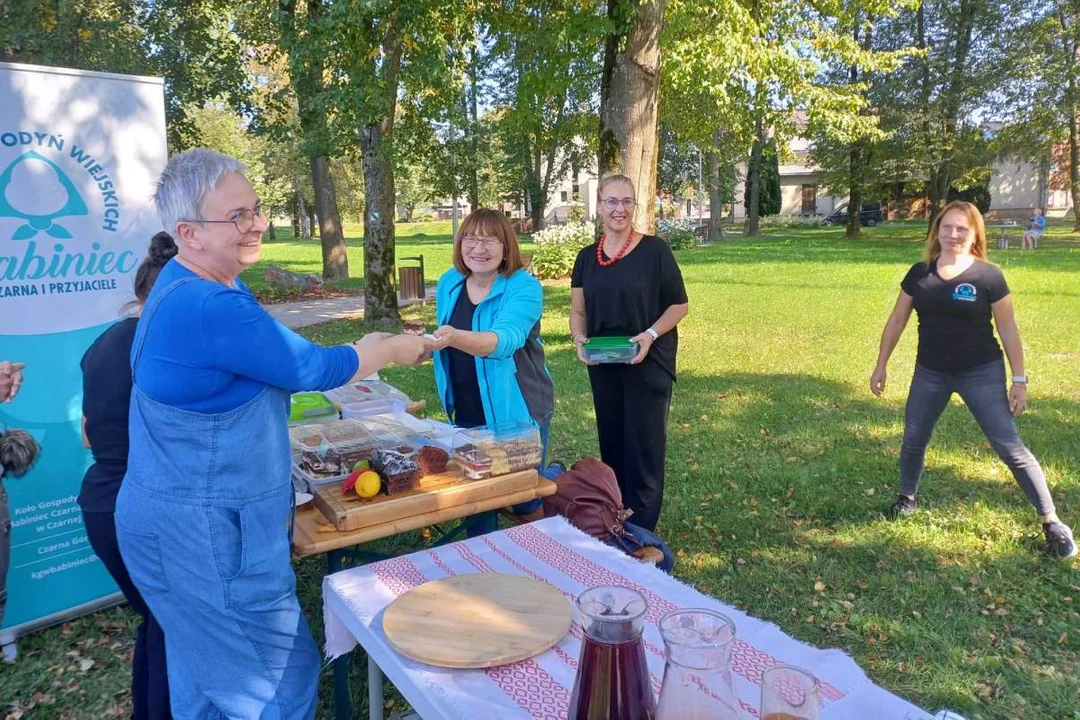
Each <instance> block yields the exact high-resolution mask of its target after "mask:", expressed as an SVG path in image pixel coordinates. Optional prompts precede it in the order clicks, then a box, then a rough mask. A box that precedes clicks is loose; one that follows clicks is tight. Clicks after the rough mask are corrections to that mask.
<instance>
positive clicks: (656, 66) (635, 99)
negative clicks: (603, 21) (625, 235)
mask: <svg viewBox="0 0 1080 720" xmlns="http://www.w3.org/2000/svg"><path fill="white" fill-rule="evenodd" d="M665 4H666V0H608V18H609V19H610V20H612V21H614V22H616V23H618V24H619V25H622V27H619V28H618V29H617V30H616V31H615V32H614V33H613V34H611V35H608V36H607V38H606V40H605V44H604V68H603V75H602V77H601V85H600V135H599V142H600V145H599V156H598V165H597V167H598V169H599V171H600V175H601V176H603V174H604V173H607V172H613V171H614V172H622V173H624V174H626V175H627V176H629V177H630V179H631V180H633V181H634V186H635V188H636V189H637V201H638V205H637V214H636V215H635V219H636V221H637V223H638V225H639V227H640V228H641V229H643V230H645V231H647V232H652V231H653V227H654V225H655V216H656V203H655V199H656V163H657V160H658V152H657V150H658V144H657V132H656V127H657V116H658V111H659V107H660V103H659V102H658V100H659V97H660V31H661V28H662V26H663V22H664V6H665ZM623 18H628V22H627V21H624V20H623ZM620 47H621V48H622V49H621V50H620Z"/></svg>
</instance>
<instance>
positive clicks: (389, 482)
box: [371, 450, 424, 495]
mask: <svg viewBox="0 0 1080 720" xmlns="http://www.w3.org/2000/svg"><path fill="white" fill-rule="evenodd" d="M371 466H372V467H373V468H374V469H375V472H377V473H379V475H381V476H382V479H383V487H384V488H385V489H386V494H387V495H395V494H397V493H400V492H406V491H408V490H416V489H417V488H419V487H420V478H422V477H423V476H424V471H423V470H421V469H420V464H419V463H418V462H417V461H416V459H415V458H413V457H410V456H408V455H403V454H401V453H399V452H395V451H393V450H376V451H375V452H374V453H373V454H372V456H371Z"/></svg>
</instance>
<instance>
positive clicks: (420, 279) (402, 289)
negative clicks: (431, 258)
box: [398, 255, 427, 303]
mask: <svg viewBox="0 0 1080 720" xmlns="http://www.w3.org/2000/svg"><path fill="white" fill-rule="evenodd" d="M401 261H402V262H406V261H409V262H415V263H417V264H416V265H402V266H401V267H399V268H398V293H399V294H400V295H401V299H402V300H419V301H420V302H421V303H424V302H426V301H427V290H426V288H425V287H424V256H423V255H419V256H417V257H403V258H401Z"/></svg>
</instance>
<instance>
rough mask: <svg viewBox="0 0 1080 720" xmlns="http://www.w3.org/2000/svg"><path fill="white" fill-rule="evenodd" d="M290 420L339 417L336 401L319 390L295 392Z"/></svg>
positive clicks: (291, 404) (299, 420)
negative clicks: (333, 401) (332, 400)
mask: <svg viewBox="0 0 1080 720" xmlns="http://www.w3.org/2000/svg"><path fill="white" fill-rule="evenodd" d="M289 407H290V409H289V422H302V421H308V420H316V419H318V418H324V417H337V414H338V411H337V407H335V406H334V403H332V402H330V401H329V400H328V399H327V398H326V396H325V395H323V394H322V393H318V392H302V393H294V394H293V396H292V402H291V403H290V405H289Z"/></svg>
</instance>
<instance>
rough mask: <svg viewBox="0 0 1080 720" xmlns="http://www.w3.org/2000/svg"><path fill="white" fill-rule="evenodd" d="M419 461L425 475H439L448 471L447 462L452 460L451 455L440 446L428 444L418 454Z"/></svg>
mask: <svg viewBox="0 0 1080 720" xmlns="http://www.w3.org/2000/svg"><path fill="white" fill-rule="evenodd" d="M416 460H417V462H419V463H420V468H421V469H422V470H423V471H424V474H425V475H438V474H439V473H442V472H446V463H448V462H449V461H450V455H449V454H448V453H447V452H446V451H445V450H442V449H440V448H437V447H434V446H431V445H426V446H424V447H423V448H422V449H421V450H420V453H419V455H417V456H416Z"/></svg>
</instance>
